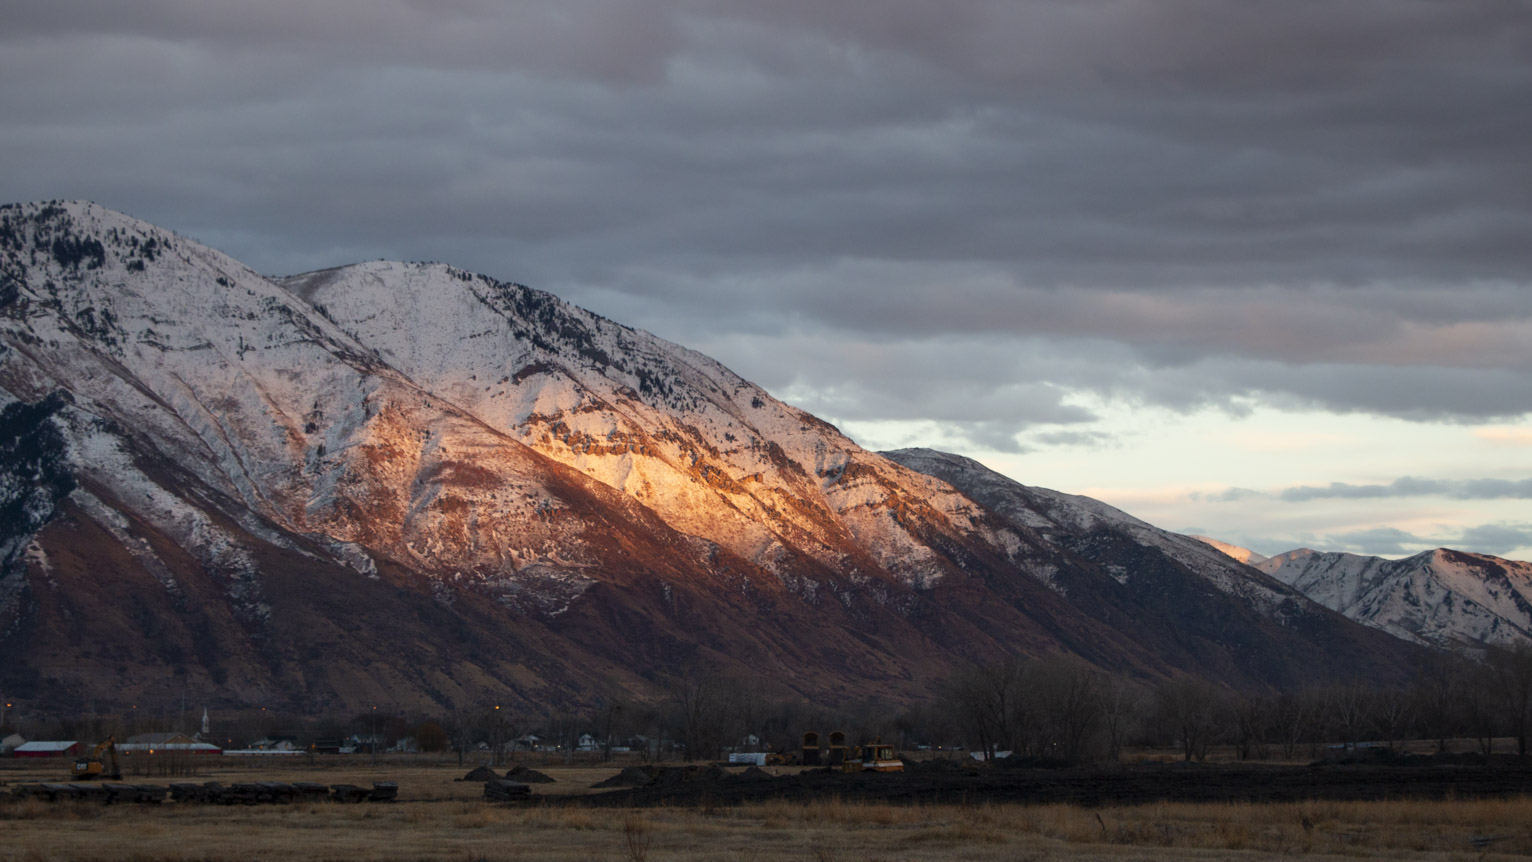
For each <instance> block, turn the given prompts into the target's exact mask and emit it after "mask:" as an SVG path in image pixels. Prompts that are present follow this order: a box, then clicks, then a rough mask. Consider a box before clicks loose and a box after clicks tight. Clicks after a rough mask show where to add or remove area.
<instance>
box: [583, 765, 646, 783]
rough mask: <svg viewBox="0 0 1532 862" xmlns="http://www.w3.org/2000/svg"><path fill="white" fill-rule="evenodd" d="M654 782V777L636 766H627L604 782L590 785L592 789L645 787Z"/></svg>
mask: <svg viewBox="0 0 1532 862" xmlns="http://www.w3.org/2000/svg"><path fill="white" fill-rule="evenodd" d="M653 781H654V776H652V775H650V774H649V773H648V771H646V770H643V769H639V768H638V767H637V766H629V767H628V768H627V769H624V770H623V771H621V772H619V773H617V774H616V775H614V776H612V777H611V778H608V779H607V780H605V781H598V782H596V783H595V784H592V785H591V787H593V788H604V787H645V786H647V785H648V784H650V783H651V782H653Z"/></svg>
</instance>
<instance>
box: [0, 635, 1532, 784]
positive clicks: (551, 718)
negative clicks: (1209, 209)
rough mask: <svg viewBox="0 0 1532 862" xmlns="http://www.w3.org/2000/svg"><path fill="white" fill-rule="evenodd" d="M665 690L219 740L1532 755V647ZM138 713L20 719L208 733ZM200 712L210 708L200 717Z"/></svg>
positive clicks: (689, 752)
mask: <svg viewBox="0 0 1532 862" xmlns="http://www.w3.org/2000/svg"><path fill="white" fill-rule="evenodd" d="M661 685H662V688H663V690H664V692H665V694H664V696H662V697H660V698H658V699H647V700H646V699H636V698H631V697H626V696H608V697H602V698H596V699H594V701H592V702H588V703H585V704H581V705H572V706H568V707H561V708H555V709H551V710H549V709H533V708H529V707H526V706H524V705H518V704H516V703H514V702H512V701H510V700H505V701H501V702H481V703H477V704H470V705H464V706H461V707H455V708H452V709H448V710H445V711H438V712H435V713H423V712H422V713H413V714H406V713H404V712H402V711H399V710H396V709H393V708H384V709H370V710H367V711H364V712H362V713H360V714H357V715H353V716H350V717H337V716H329V717H312V716H300V715H295V714H292V713H284V712H279V711H267V710H243V711H239V712H235V713H232V714H231V713H228V712H227V711H224V712H221V713H220V716H219V719H218V721H217V722H216V725H217V726H216V727H215V728H214V733H213V739H212V740H211V741H213V742H215V743H218V744H220V745H225V746H226V747H227V746H229V745H233V746H236V747H237V746H242V745H247V744H249V743H250V742H251V741H254V740H256V739H259V738H261V737H265V736H275V735H290V736H297V737H299V738H300V740H302V741H303V742H304V743H305V744H306V743H307V742H308V741H312V740H314V739H316V738H317V739H345V738H348V737H350V736H353V735H355V736H359V737H362V738H367V739H371V738H373V737H374V736H377V737H380V738H381V743H380V744H382V745H385V746H392V745H393V744H394V743H395V742H397V741H398V740H400V739H402V738H406V737H408V738H410V739H413V740H414V744H415V746H416V747H417V748H418V750H421V751H426V752H433V751H434V752H455V753H456V754H457V757H458V758H459V759H460V760H466V759H468V758H469V757H470V755H475V756H479V757H481V758H482V755H484V754H485V753H487V754H488V756H489V757H490V758H492V760H493V762H495V763H500V762H503V761H504V760H505V759H506V758H509V757H513V756H515V754H516V752H518V751H524V750H526V749H527V748H528V747H529V746H530V745H535V746H536V747H537V748H539V750H542V751H544V752H555V753H557V754H558V755H560V756H563V757H565V758H567V759H573V758H574V757H576V756H577V755H576V750H577V748H578V747H579V745H580V741H581V739H582V738H586V737H588V738H589V739H590V740H593V741H594V742H593V744H592V745H591V746H590V747H588V748H587V749H586V750H584V751H583V752H581V753H580V754H579V755H578V756H580V757H583V758H598V759H610V758H611V757H612V755H613V754H614V753H615V752H616V751H618V750H628V751H630V752H632V753H633V754H635V755H637V756H639V757H642V758H645V759H674V758H686V759H692V760H709V759H715V758H721V757H722V756H724V754H725V753H726V752H728V751H731V750H743V749H749V750H758V751H775V752H782V753H790V752H794V751H796V750H797V749H798V746H799V744H800V740H801V737H802V734H803V733H804V732H805V731H809V730H813V731H819V732H827V731H830V730H841V731H844V732H845V733H846V734H847V736H848V738H849V739H850V740H851V741H852V742H859V741H871V740H873V739H878V740H881V741H883V742H888V743H892V744H895V745H897V746H899V747H900V748H901V749H903V750H906V751H908V750H912V749H916V748H930V749H933V750H935V751H937V752H944V751H945V752H949V753H951V756H966V755H967V754H968V753H969V752H971V753H972V754H973V755H975V756H977V757H979V758H981V759H990V758H995V757H999V756H1003V755H1009V756H1012V757H1021V758H1028V759H1033V760H1036V761H1038V762H1040V763H1041V762H1056V763H1065V762H1069V763H1078V762H1089V761H1102V760H1106V761H1111V760H1116V759H1118V758H1120V757H1121V755H1122V752H1123V750H1124V749H1125V748H1127V747H1129V746H1133V747H1156V748H1160V749H1164V750H1168V751H1173V752H1175V754H1176V755H1177V756H1179V757H1181V758H1184V759H1186V760H1198V759H1202V758H1205V757H1207V756H1208V753H1209V751H1210V750H1211V749H1213V748H1214V747H1219V746H1221V747H1224V748H1226V749H1227V750H1230V751H1232V752H1233V755H1234V756H1235V757H1237V758H1239V759H1248V760H1259V759H1265V758H1272V757H1280V758H1282V759H1284V760H1292V759H1298V758H1309V759H1315V758H1318V757H1321V756H1323V755H1325V754H1326V753H1327V752H1328V751H1329V750H1330V749H1331V748H1337V747H1338V748H1340V749H1343V750H1355V749H1358V748H1363V747H1365V748H1376V749H1380V750H1382V751H1386V752H1394V751H1397V750H1398V749H1399V747H1400V745H1401V744H1402V743H1403V742H1405V741H1410V740H1429V741H1430V742H1431V743H1432V747H1433V748H1434V749H1435V750H1437V751H1441V752H1445V751H1447V750H1448V747H1449V744H1450V743H1451V742H1452V741H1454V740H1459V739H1469V740H1473V741H1474V743H1473V744H1474V747H1475V748H1476V749H1477V750H1478V751H1480V752H1482V753H1483V754H1486V755H1488V754H1489V753H1490V752H1491V748H1492V745H1493V741H1494V740H1495V739H1496V738H1506V737H1509V738H1511V739H1512V740H1514V742H1515V746H1516V751H1517V753H1519V754H1526V753H1527V746H1528V736H1529V734H1532V645H1529V644H1518V645H1515V646H1510V647H1491V648H1488V649H1485V650H1482V651H1480V652H1477V653H1468V652H1462V653H1448V652H1431V653H1425V654H1423V656H1422V658H1421V660H1420V661H1419V663H1418V664H1417V665H1416V667H1415V668H1414V669H1413V672H1412V674H1411V676H1410V679H1409V681H1408V682H1407V683H1406V684H1401V685H1377V684H1373V683H1370V682H1369V681H1367V680H1363V679H1359V678H1358V679H1352V680H1348V681H1344V682H1338V683H1331V684H1326V685H1316V686H1311V687H1308V688H1304V689H1300V690H1295V691H1289V692H1252V691H1236V690H1233V689H1230V688H1227V687H1223V686H1219V685H1216V684H1214V683H1211V682H1208V681H1206V680H1203V679H1200V678H1197V677H1192V676H1173V677H1171V678H1169V679H1162V680H1158V681H1145V680H1142V679H1131V678H1128V677H1124V676H1119V675H1114V674H1110V673H1107V672H1105V671H1103V670H1101V669H1100V668H1098V667H1095V666H1094V665H1091V664H1089V663H1088V662H1086V661H1084V660H1082V659H1079V658H1075V657H1072V656H1063V655H1053V656H1044V657H1040V658H1037V657H1032V658H1029V657H1020V656H1018V657H1014V658H1010V659H1005V660H1002V661H997V662H991V663H987V664H975V665H972V666H970V667H967V668H965V669H963V670H961V671H959V672H957V673H954V674H953V675H952V676H951V677H950V678H948V679H946V680H944V681H943V682H942V683H941V684H940V685H939V686H937V687H936V693H935V695H933V696H932V697H930V698H928V699H925V700H921V701H917V702H913V703H909V702H905V703H900V702H896V701H893V700H891V699H886V698H879V697H862V698H853V699H851V700H849V701H847V702H843V703H840V704H824V703H815V702H810V701H808V700H805V699H803V698H801V697H796V696H793V695H791V694H790V693H785V692H784V691H783V690H782V689H781V688H780V687H776V686H774V685H773V684H770V683H768V682H767V681H765V680H761V679H746V678H741V677H739V676H737V675H725V674H714V673H707V672H688V673H680V674H677V675H675V676H673V677H670V678H668V679H665V680H662V681H661ZM145 712H146V714H140V713H139V711H138V710H132V711H129V712H127V713H120V714H108V715H86V716H72V717H67V718H57V719H48V720H43V719H37V718H32V719H29V720H28V721H26V722H21V723H18V722H17V721H16V720H15V714H14V713H13V714H12V716H11V719H12V720H11V721H9V722H7V724H8V725H9V726H8V727H6V728H4V730H5V732H10V731H12V730H17V729H21V730H22V731H23V732H24V735H26V736H27V737H28V738H34V739H42V738H79V739H84V740H94V739H103V738H105V737H106V736H108V735H116V736H117V737H118V738H119V739H124V738H126V737H127V736H129V735H132V734H134V733H143V732H149V731H166V730H175V731H182V732H191V731H192V730H194V729H195V728H194V727H186V726H182V725H185V724H186V723H187V722H186V720H185V719H186V717H187V716H186V715H184V714H183V715H182V716H181V718H180V719H179V720H171V719H170V718H169V717H168V716H165V715H163V714H160V715H156V716H150V715H148V714H147V711H145ZM198 717H200V714H199V715H198Z"/></svg>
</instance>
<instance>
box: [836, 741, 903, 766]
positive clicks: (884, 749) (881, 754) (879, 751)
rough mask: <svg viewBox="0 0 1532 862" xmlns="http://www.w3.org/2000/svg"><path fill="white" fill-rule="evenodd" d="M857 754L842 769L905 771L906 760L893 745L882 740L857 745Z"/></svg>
mask: <svg viewBox="0 0 1532 862" xmlns="http://www.w3.org/2000/svg"><path fill="white" fill-rule="evenodd" d="M856 754H857V756H856V759H854V760H849V761H847V762H846V763H845V765H843V766H842V767H841V769H842V770H844V771H846V772H903V771H904V761H902V760H900V759H899V755H898V753H896V752H895V751H894V747H893V746H892V745H885V744H884V743H883V742H882V740H877V739H874V740H873V741H872V743H871V744H870V745H859V746H857V749H856Z"/></svg>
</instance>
